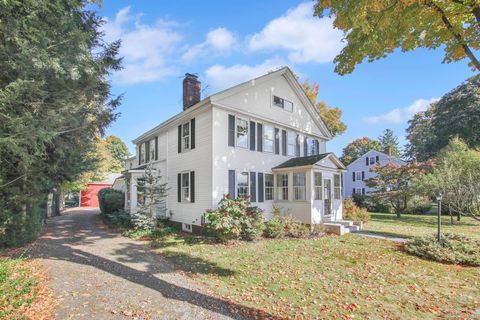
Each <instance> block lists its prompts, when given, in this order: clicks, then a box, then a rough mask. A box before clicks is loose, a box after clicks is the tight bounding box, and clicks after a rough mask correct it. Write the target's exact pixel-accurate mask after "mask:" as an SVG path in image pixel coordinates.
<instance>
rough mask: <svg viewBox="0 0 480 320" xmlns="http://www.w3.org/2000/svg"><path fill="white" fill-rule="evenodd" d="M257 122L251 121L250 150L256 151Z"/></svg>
mask: <svg viewBox="0 0 480 320" xmlns="http://www.w3.org/2000/svg"><path fill="white" fill-rule="evenodd" d="M255 139H256V136H255V122H253V121H250V150H252V151H255Z"/></svg>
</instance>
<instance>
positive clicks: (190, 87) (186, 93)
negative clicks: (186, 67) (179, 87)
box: [183, 73, 201, 110]
mask: <svg viewBox="0 0 480 320" xmlns="http://www.w3.org/2000/svg"><path fill="white" fill-rule="evenodd" d="M200 89H201V83H200V81H198V77H197V76H196V75H194V74H191V73H185V79H183V110H187V109H188V108H190V107H191V106H193V105H194V104H195V103H197V102H199V101H200Z"/></svg>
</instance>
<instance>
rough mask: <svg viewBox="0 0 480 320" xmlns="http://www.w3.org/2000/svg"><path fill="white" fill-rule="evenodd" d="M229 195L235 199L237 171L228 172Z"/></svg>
mask: <svg viewBox="0 0 480 320" xmlns="http://www.w3.org/2000/svg"><path fill="white" fill-rule="evenodd" d="M228 194H229V195H230V197H232V198H235V170H228Z"/></svg>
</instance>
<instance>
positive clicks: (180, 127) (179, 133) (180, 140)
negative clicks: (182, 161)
mask: <svg viewBox="0 0 480 320" xmlns="http://www.w3.org/2000/svg"><path fill="white" fill-rule="evenodd" d="M181 152H182V126H181V125H180V126H178V153H181Z"/></svg>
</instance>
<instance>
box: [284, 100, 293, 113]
mask: <svg viewBox="0 0 480 320" xmlns="http://www.w3.org/2000/svg"><path fill="white" fill-rule="evenodd" d="M283 108H284V109H285V110H287V111H290V112H292V111H293V103H292V102H290V101H288V100H283Z"/></svg>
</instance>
